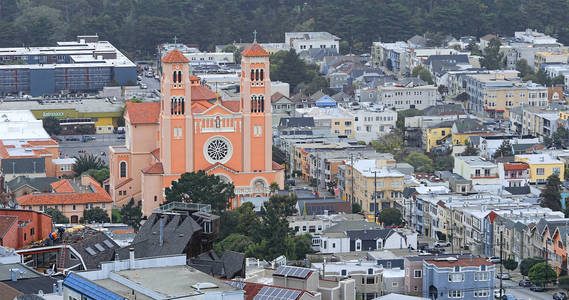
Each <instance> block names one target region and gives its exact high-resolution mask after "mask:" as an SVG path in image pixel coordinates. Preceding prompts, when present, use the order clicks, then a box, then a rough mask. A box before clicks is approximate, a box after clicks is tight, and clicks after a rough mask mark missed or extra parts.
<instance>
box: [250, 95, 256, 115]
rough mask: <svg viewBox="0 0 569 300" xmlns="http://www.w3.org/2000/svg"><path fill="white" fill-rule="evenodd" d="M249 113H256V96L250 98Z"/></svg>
mask: <svg viewBox="0 0 569 300" xmlns="http://www.w3.org/2000/svg"><path fill="white" fill-rule="evenodd" d="M251 112H257V96H255V95H253V96H251Z"/></svg>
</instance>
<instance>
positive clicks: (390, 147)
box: [371, 131, 403, 155]
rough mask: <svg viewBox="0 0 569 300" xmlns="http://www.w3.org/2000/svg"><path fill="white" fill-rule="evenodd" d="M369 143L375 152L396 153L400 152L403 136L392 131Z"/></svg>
mask: <svg viewBox="0 0 569 300" xmlns="http://www.w3.org/2000/svg"><path fill="white" fill-rule="evenodd" d="M371 145H372V146H373V147H374V148H375V150H376V151H377V152H380V153H391V154H393V155H396V154H398V153H399V154H400V153H401V150H402V149H403V137H402V135H401V133H400V132H397V131H393V132H391V133H388V134H386V135H384V136H382V137H381V138H380V139H379V140H377V141H372V142H371Z"/></svg>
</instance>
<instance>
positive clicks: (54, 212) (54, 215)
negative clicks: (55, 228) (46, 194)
mask: <svg viewBox="0 0 569 300" xmlns="http://www.w3.org/2000/svg"><path fill="white" fill-rule="evenodd" d="M45 213H46V214H47V215H49V216H50V217H51V219H52V220H53V223H55V224H67V223H69V218H68V217H66V216H65V215H64V214H63V213H62V212H61V211H59V210H58V209H57V208H53V207H48V208H46V209H45Z"/></svg>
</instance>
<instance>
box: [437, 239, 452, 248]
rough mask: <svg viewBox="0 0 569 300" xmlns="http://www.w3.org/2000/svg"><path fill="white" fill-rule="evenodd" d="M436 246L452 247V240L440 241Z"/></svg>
mask: <svg viewBox="0 0 569 300" xmlns="http://www.w3.org/2000/svg"><path fill="white" fill-rule="evenodd" d="M434 246H435V248H443V247H450V242H444V241H438V242H436V243H435V245H434Z"/></svg>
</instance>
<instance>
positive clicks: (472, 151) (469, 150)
mask: <svg viewBox="0 0 569 300" xmlns="http://www.w3.org/2000/svg"><path fill="white" fill-rule="evenodd" d="M479 154H480V150H478V149H477V148H476V147H474V146H473V145H472V144H471V143H470V142H468V141H467V142H466V148H465V149H464V151H463V152H462V154H461V155H462V156H478V155H479Z"/></svg>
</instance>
